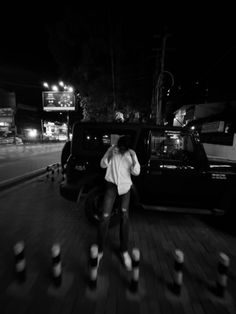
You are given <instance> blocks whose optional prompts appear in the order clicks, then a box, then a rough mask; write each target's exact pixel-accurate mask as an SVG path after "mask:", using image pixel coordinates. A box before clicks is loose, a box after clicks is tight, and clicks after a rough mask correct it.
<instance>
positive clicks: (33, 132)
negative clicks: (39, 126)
mask: <svg viewBox="0 0 236 314" xmlns="http://www.w3.org/2000/svg"><path fill="white" fill-rule="evenodd" d="M36 136H37V130H36V129H30V130H29V137H36Z"/></svg>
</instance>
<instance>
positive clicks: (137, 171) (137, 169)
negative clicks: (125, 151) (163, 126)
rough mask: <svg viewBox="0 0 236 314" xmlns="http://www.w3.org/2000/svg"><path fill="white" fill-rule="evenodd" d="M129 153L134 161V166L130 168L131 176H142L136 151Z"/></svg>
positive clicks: (130, 150)
mask: <svg viewBox="0 0 236 314" xmlns="http://www.w3.org/2000/svg"><path fill="white" fill-rule="evenodd" d="M129 153H130V156H131V159H132V166H131V168H130V170H131V174H133V175H134V176H138V175H139V174H140V164H139V161H138V158H137V155H136V153H135V151H134V150H132V149H129Z"/></svg>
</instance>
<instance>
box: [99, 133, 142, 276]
mask: <svg viewBox="0 0 236 314" xmlns="http://www.w3.org/2000/svg"><path fill="white" fill-rule="evenodd" d="M129 147H130V145H129V137H128V136H121V137H120V138H119V140H118V142H117V146H111V147H110V148H109V149H108V150H107V152H106V153H105V155H104V156H103V158H102V159H101V162H100V166H101V167H102V168H106V175H105V180H106V191H105V195H104V201H103V214H102V219H101V221H100V223H99V227H98V238H97V241H98V249H99V254H98V260H99V261H100V259H101V258H102V256H103V249H104V242H105V239H106V236H107V232H108V227H109V221H110V214H111V211H112V208H113V205H114V202H115V199H116V197H117V195H118V196H119V197H120V198H121V220H120V250H121V258H122V261H123V263H124V266H125V267H126V269H127V270H131V269H132V261H131V258H130V255H129V253H128V241H129V215H128V211H129V202H130V188H131V186H132V180H131V175H135V176H138V175H139V173H140V164H139V161H138V158H137V156H136V153H135V151H134V150H132V149H130V148H129Z"/></svg>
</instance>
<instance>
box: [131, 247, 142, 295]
mask: <svg viewBox="0 0 236 314" xmlns="http://www.w3.org/2000/svg"><path fill="white" fill-rule="evenodd" d="M139 262H140V251H139V249H138V248H134V249H133V250H132V278H131V282H130V287H129V289H130V291H131V292H132V293H135V292H137V291H138V286H139Z"/></svg>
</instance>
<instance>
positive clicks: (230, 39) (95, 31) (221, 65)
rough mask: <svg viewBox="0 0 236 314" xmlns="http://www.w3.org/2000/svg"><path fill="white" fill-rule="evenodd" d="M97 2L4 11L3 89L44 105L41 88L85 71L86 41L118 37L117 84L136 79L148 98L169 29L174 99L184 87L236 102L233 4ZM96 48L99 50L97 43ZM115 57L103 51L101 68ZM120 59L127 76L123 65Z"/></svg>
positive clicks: (168, 52)
mask: <svg viewBox="0 0 236 314" xmlns="http://www.w3.org/2000/svg"><path fill="white" fill-rule="evenodd" d="M94 3H96V5H95V4H94ZM94 3H93V2H86V3H83V2H81V3H80V2H79V1H77V2H69V1H68V2H65V3H64V4H59V2H58V4H55V6H54V7H53V6H52V5H50V6H49V5H48V4H45V5H43V3H40V2H39V3H38V2H35V3H33V2H31V4H30V5H23V4H22V3H21V4H20V5H19V4H18V5H17V6H15V5H12V7H9V8H6V9H5V8H4V10H5V12H6V14H4V13H3V12H4V10H2V17H3V18H1V19H0V29H1V49H0V74H1V76H0V88H1V87H2V88H6V87H7V88H8V89H11V90H19V94H24V93H25V90H27V92H28V93H31V94H33V95H35V97H36V95H38V98H37V99H39V95H40V99H41V89H42V87H41V85H40V84H41V82H42V81H44V80H47V81H50V82H57V81H58V80H59V79H64V78H69V77H70V73H71V72H72V71H73V69H74V68H76V67H78V66H81V64H79V62H81V60H82V59H81V47H83V44H84V43H85V42H86V37H88V36H92V38H93V40H94V38H95V39H96V36H97V38H99V40H100V41H101V39H102V38H103V39H104V41H105V42H109V40H111V38H112V42H113V47H114V55H115V59H116V60H115V62H116V66H117V68H116V69H115V71H116V72H117V73H116V74H117V78H116V79H117V82H118V83H117V84H121V83H120V82H122V84H126V83H127V84H128V85H127V86H129V84H131V83H130V82H131V81H132V82H133V83H132V84H133V85H132V86H136V87H137V88H138V89H139V90H142V89H143V94H145V95H146V97H147V99H148V98H149V99H150V98H151V95H150V93H151V90H152V80H153V74H154V72H155V66H156V65H155V64H156V63H155V62H156V54H157V51H156V50H155V49H158V48H160V47H161V40H160V39H159V38H158V37H156V36H158V35H161V34H163V32H164V31H165V32H167V33H168V34H170V37H169V38H168V40H167V45H166V54H165V70H168V71H170V72H171V73H172V74H173V76H174V79H175V85H174V87H173V91H172V97H173V98H174V97H175V93H176V91H177V90H178V88H179V87H180V86H181V88H182V91H183V93H186V94H188V95H190V96H191V92H192V90H193V89H194V88H195V87H196V86H197V88H200V89H202V90H206V88H207V89H208V93H207V94H208V97H209V98H210V97H212V99H220V98H233V99H236V84H235V70H236V61H235V55H236V36H235V29H236V28H235V27H234V26H235V21H234V16H233V14H234V10H233V9H232V8H231V7H230V6H226V5H225V4H221V5H219V6H218V5H217V4H215V3H214V4H212V5H210V4H207V2H204V3H203V4H200V2H192V3H191V6H189V7H187V6H186V5H180V4H179V3H178V5H176V4H175V5H173V4H171V2H168V3H167V4H166V5H163V4H162V3H161V2H160V3H158V2H155V5H154V3H152V4H150V3H151V2H150V3H148V1H146V2H142V3H141V4H138V3H135V2H133V4H131V3H130V2H126V3H125V2H124V3H123V2H116V4H115V2H113V3H111V2H109V3H110V5H109V6H108V5H103V2H99V3H98V2H94ZM127 3H130V4H127ZM173 3H174V2H173ZM55 33H56V38H57V42H56V44H55V40H54V38H55ZM99 40H98V43H97V44H98V45H100V42H99ZM60 43H62V45H61V46H60ZM65 43H66V46H64V44H65ZM93 45H94V46H93V47H94V49H95V50H96V43H95V40H94V42H93ZM98 49H100V48H98ZM55 50H57V53H56V54H55ZM106 53H107V56H106ZM109 53H110V52H109V51H108V52H104V55H103V58H104V60H99V61H98V62H100V61H101V62H103V63H104V64H105V63H106V64H109V62H110V61H109V60H110V59H109V58H110V54H109ZM120 60H121V62H123V63H122V71H121V67H120V66H118V65H117V64H118V61H119V62H120ZM123 69H125V70H123ZM189 101H190V102H191V97H190V100H189Z"/></svg>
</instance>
